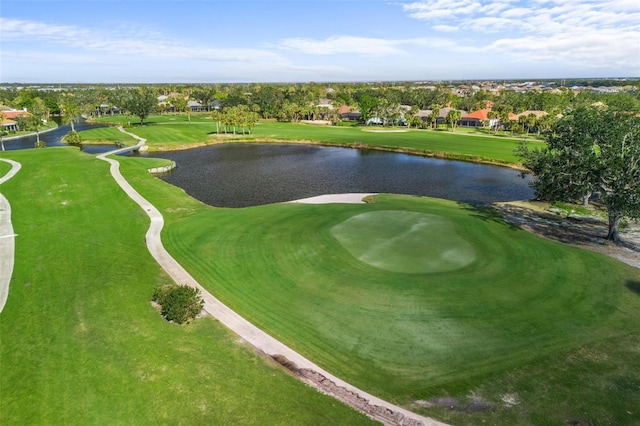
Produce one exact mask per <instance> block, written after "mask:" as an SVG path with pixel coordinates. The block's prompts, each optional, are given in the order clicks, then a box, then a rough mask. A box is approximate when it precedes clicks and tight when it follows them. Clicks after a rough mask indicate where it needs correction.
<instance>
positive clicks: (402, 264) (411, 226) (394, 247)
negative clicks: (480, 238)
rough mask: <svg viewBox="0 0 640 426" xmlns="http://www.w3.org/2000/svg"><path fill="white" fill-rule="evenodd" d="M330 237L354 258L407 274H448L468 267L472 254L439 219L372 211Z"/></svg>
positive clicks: (450, 224)
mask: <svg viewBox="0 0 640 426" xmlns="http://www.w3.org/2000/svg"><path fill="white" fill-rule="evenodd" d="M331 234H332V235H333V236H334V237H335V238H336V239H337V240H338V241H339V242H340V243H341V244H342V246H343V247H344V248H345V249H346V250H347V251H348V252H349V253H350V254H351V255H352V256H353V257H355V258H356V259H358V260H360V261H362V262H364V263H366V264H368V265H370V266H374V267H376V268H380V269H384V270H387V271H392V272H402V273H410V274H422V273H434V272H450V271H455V270H457V269H460V268H463V267H465V266H467V265H469V264H471V263H472V262H473V261H474V260H475V259H476V252H475V249H474V248H473V246H471V244H469V243H468V242H467V241H466V240H465V239H464V238H463V237H462V236H461V235H459V234H458V233H457V232H456V230H455V226H454V224H453V222H451V221H450V220H449V219H447V218H446V217H443V216H438V215H432V214H426V213H418V212H407V211H395V210H385V211H375V212H367V213H362V214H359V215H356V216H352V217H350V218H349V219H347V220H345V221H344V222H342V223H339V224H338V225H336V226H334V227H333V228H332V229H331Z"/></svg>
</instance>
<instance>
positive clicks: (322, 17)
mask: <svg viewBox="0 0 640 426" xmlns="http://www.w3.org/2000/svg"><path fill="white" fill-rule="evenodd" d="M638 76H640V1H638V0H611V1H588V0H582V1H577V0H526V1H524V0H522V1H521V0H496V1H483V0H424V1H381V0H373V1H372V0H325V1H315V0H295V1H277V0H253V1H251V0H234V1H230V0H195V1H189V0H182V1H181V0H172V1H169V0H108V1H106V0H83V1H71V0H68V1H65V0H2V2H1V3H0V82H2V83H10V82H42V83H56V82H59V83H71V82H78V83H117V82H131V83H160V82H175V83H181V82H194V83H216V82H303V81H317V82H327V81H382V80H458V79H541V78H561V77H565V78H571V77H638Z"/></svg>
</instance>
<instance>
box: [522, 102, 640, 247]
mask: <svg viewBox="0 0 640 426" xmlns="http://www.w3.org/2000/svg"><path fill="white" fill-rule="evenodd" d="M639 111H640V110H631V111H630V110H626V109H618V108H614V107H604V106H600V107H598V106H590V107H580V108H577V109H575V110H573V111H571V112H570V113H569V114H567V115H565V116H564V117H562V118H561V119H560V120H558V121H557V122H556V123H555V124H554V125H553V127H552V128H551V130H550V131H549V133H548V135H547V145H546V146H545V147H543V148H538V149H529V147H528V146H527V144H526V143H523V144H522V145H521V146H520V148H519V149H518V151H517V153H518V155H519V156H520V157H521V158H522V159H523V164H524V166H525V167H526V168H527V169H528V170H529V171H530V172H531V173H532V174H533V175H534V179H533V182H532V186H533V188H534V190H535V192H536V194H537V196H538V197H539V198H541V199H545V200H550V201H575V200H582V202H583V204H585V205H586V204H587V203H588V202H589V200H590V199H591V198H592V197H594V196H597V199H598V202H600V203H602V204H603V205H604V206H605V207H606V209H607V214H608V217H609V231H608V235H607V239H610V240H612V241H618V240H619V227H620V222H621V220H622V218H623V217H630V218H640V112H639Z"/></svg>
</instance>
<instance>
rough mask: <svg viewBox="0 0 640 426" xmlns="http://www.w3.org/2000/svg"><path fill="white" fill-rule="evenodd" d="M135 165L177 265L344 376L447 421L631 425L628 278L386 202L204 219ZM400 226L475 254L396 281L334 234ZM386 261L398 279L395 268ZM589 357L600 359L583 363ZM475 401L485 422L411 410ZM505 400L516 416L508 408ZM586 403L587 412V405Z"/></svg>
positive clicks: (503, 233) (387, 198) (633, 314)
mask: <svg viewBox="0 0 640 426" xmlns="http://www.w3.org/2000/svg"><path fill="white" fill-rule="evenodd" d="M142 161H144V160H143V159H124V160H123V163H124V170H125V173H126V175H127V176H128V177H129V178H130V179H131V181H132V182H134V185H135V186H136V187H138V188H140V189H141V190H142V192H143V193H144V195H145V196H147V197H148V198H149V199H150V200H152V201H153V202H154V203H156V205H158V207H160V208H161V210H162V211H163V214H164V215H165V218H166V220H167V227H166V228H165V231H164V234H163V240H164V242H165V245H167V247H168V248H169V250H170V251H171V252H172V253H173V254H174V255H175V256H176V257H177V259H178V260H179V261H180V262H181V263H182V264H183V265H185V266H186V267H187V269H188V270H190V272H191V273H192V274H193V275H194V276H195V277H196V278H197V279H198V280H200V282H201V283H202V284H203V285H205V286H206V287H207V288H208V289H210V291H211V292H212V293H213V294H215V295H216V296H218V297H219V298H221V299H222V300H223V301H224V302H226V303H228V304H229V305H230V306H232V307H233V308H234V309H236V310H237V311H238V312H240V313H241V314H242V315H244V316H246V317H247V318H249V319H250V320H251V321H253V322H254V323H255V324H256V325H258V326H259V327H262V328H264V329H265V330H267V331H268V332H269V333H270V334H272V335H274V336H276V337H277V338H279V339H282V340H283V341H285V342H286V343H288V344H290V345H291V346H293V347H294V348H296V349H298V350H299V351H301V352H302V353H304V354H306V355H307V356H308V357H309V358H311V359H313V360H314V361H316V362H318V363H319V364H320V365H322V366H324V367H325V368H327V369H328V370H329V371H331V372H333V373H334V374H336V375H338V376H339V377H342V378H344V379H346V380H347V381H350V382H352V383H354V384H356V385H359V386H361V387H363V388H365V389H367V390H369V391H370V392H372V393H374V394H376V395H379V396H382V397H385V398H388V399H390V400H393V401H395V402H398V403H401V404H405V405H406V406H407V407H410V408H412V409H415V410H418V411H421V412H423V413H425V414H427V415H432V416H435V417H436V418H442V419H448V420H450V421H452V422H453V423H455V424H465V423H478V424H482V422H483V421H489V422H493V423H495V424H540V423H544V424H564V422H565V420H567V419H575V420H579V421H585V422H586V421H592V422H595V423H599V422H606V421H609V420H612V419H613V420H614V423H617V424H633V423H632V421H631V419H632V417H630V416H629V414H627V411H630V412H634V413H635V412H636V411H634V410H636V406H635V403H636V402H635V400H634V397H633V393H630V392H632V390H633V389H636V388H635V386H637V384H639V383H640V373H639V372H637V371H636V370H635V369H632V368H629V365H638V363H640V337H639V335H638V333H637V330H638V326H640V297H639V296H638V291H634V290H633V289H635V288H636V287H640V284H638V283H640V273H639V272H638V271H637V270H635V269H633V268H630V267H627V266H625V265H623V264H621V263H619V262H617V261H614V260H612V259H609V258H606V257H603V256H601V255H598V254H595V253H591V252H587V251H583V250H580V249H575V248H571V247H567V246H563V245H560V244H556V243H553V242H550V241H547V240H544V239H540V238H537V237H535V236H532V235H530V234H529V233H527V232H525V231H522V230H519V229H516V228H513V227H511V226H509V225H507V224H505V223H504V222H503V221H502V220H500V219H499V218H498V217H496V216H494V215H493V214H492V213H491V212H490V211H486V210H479V209H476V208H471V207H468V206H459V205H456V204H455V203H452V202H448V201H443V200H434V199H427V198H417V197H407V196H391V195H384V196H378V197H376V198H375V202H374V203H371V204H367V205H339V204H336V205H324V206H317V205H316V206H314V205H299V204H293V205H292V204H278V205H270V206H261V207H254V208H246V209H216V208H210V207H207V206H203V205H201V204H200V203H198V202H196V201H194V200H191V199H188V198H186V197H184V195H183V193H182V191H181V190H179V189H177V188H174V187H171V186H167V185H165V184H164V183H162V182H159V181H154V180H153V179H152V178H150V177H148V176H146V174H145V173H144V172H142V171H140V170H139V166H140V162H142ZM394 214H395V215H397V216H398V217H399V221H400V222H402V221H405V222H406V221H407V220H408V219H407V217H414V218H415V221H416V222H415V223H414V224H418V225H419V222H420V218H423V217H437V218H445V219H446V221H447V222H448V225H447V226H450V227H451V229H452V231H451V234H450V235H451V237H452V238H453V239H454V240H457V239H461V240H462V242H461V241H458V242H457V243H455V244H454V246H456V247H461V246H462V247H466V246H467V245H468V246H470V247H472V248H473V254H474V260H473V261H472V262H471V263H468V264H466V265H462V266H461V267H458V268H457V269H456V268H454V270H449V271H438V270H434V271H431V272H426V273H424V272H423V271H410V270H405V271H404V272H398V271H397V270H394V268H390V267H388V265H383V267H380V266H376V265H375V262H369V261H363V260H359V259H358V258H357V257H356V255H357V253H358V252H357V250H356V251H355V253H356V255H354V254H353V253H352V252H351V251H350V250H349V247H347V246H348V244H345V242H344V238H343V237H340V238H336V232H337V233H338V234H342V235H343V236H344V235H345V232H346V231H345V230H344V229H341V227H343V226H345V225H348V224H349V223H350V221H353V220H358V219H357V218H362V217H363V215H364V217H365V218H368V217H369V216H368V215H372V216H371V217H373V218H374V219H373V221H372V222H371V221H370V224H371V223H373V224H375V223H377V224H378V226H377V228H376V227H375V226H373V227H371V226H362V227H361V228H360V231H361V232H363V233H366V235H365V234H363V235H362V238H363V240H366V241H369V242H371V241H376V238H378V237H379V236H380V235H383V234H385V233H386V232H387V229H382V228H383V227H385V226H386V227H387V228H393V227H394V226H395V227H397V229H398V234H399V235H398V236H399V237H402V238H404V236H403V235H402V232H403V231H402V230H403V229H404V230H406V229H407V226H408V224H407V223H401V224H400V225H397V224H396V223H395V222H396V221H395V219H394ZM378 215H382V219H383V220H382V222H383V223H382V224H380V222H377V220H378V219H380V218H378V217H377V216H378ZM354 218H356V219H354ZM367 220H370V217H369V218H368V219H367ZM408 222H410V220H408ZM336 230H338V231H336ZM348 238H353V239H355V238H357V236H356V235H355V234H353V235H348V236H347V239H348ZM385 238H387V239H393V236H388V235H386V234H385ZM402 238H400V239H402ZM435 238H437V240H430V239H429V236H428V235H425V236H424V238H423V239H422V240H420V239H405V241H404V244H406V247H403V248H402V250H404V251H405V252H406V253H411V252H416V251H418V252H419V251H424V252H428V251H429V250H432V251H433V250H434V246H433V244H434V243H437V241H444V237H443V236H442V235H438V236H436V237H435ZM394 243H395V242H394ZM376 244H378V243H376ZM437 244H439V243H437ZM398 247H399V246H396V250H397V249H398ZM435 249H437V247H435ZM465 250H466V248H465ZM432 253H433V252H431V254H430V255H431V256H432V255H433V254H432ZM467 254H468V252H467ZM413 256H415V257H419V255H417V254H415V253H414V254H413ZM382 258H384V256H382ZM386 261H388V262H396V263H397V264H398V265H400V268H402V267H404V266H403V265H402V262H403V260H402V259H399V260H394V259H386ZM634 283H635V284H634ZM589 353H596V354H597V355H594V356H595V357H596V358H598V360H599V363H595V364H594V363H592V362H591V361H590V360H588V359H585V355H584V354H589ZM608 358H612V362H611V363H607V362H606V361H605V360H606V359H608ZM614 358H615V359H614ZM603 365H607V368H603ZM592 367H593V368H592ZM583 377H587V378H591V379H593V380H594V383H596V385H595V386H594V387H593V388H591V387H590V386H589V385H587V384H585V383H582V382H581V380H582V378H583ZM596 379H597V380H596ZM620 380H622V382H620V384H619V385H616V386H613V385H611V384H612V383H617V382H619V381H620ZM603 388H606V389H607V392H609V394H608V395H607V397H606V398H604V397H602V396H601V395H600V392H602V389H603ZM471 394H475V395H476V396H479V397H482V398H485V399H486V400H487V401H489V402H490V403H491V404H492V405H493V407H494V411H490V412H487V413H481V414H474V415H469V414H465V413H456V412H451V411H449V410H446V409H441V408H424V407H422V408H421V407H420V406H419V404H418V403H417V402H416V401H419V400H428V399H430V398H432V397H437V396H446V395H451V396H455V397H457V398H461V399H462V400H466V398H467V397H468V396H469V395H471ZM506 394H508V395H511V394H513V395H515V396H516V399H517V404H516V405H514V406H513V407H506V406H505V403H504V402H503V400H502V398H504V397H505V396H504V395H506ZM596 400H601V401H602V406H598V409H597V410H595V409H594V410H592V411H590V410H587V409H586V408H585V407H587V408H588V407H589V405H590V404H594V403H595V401H596ZM566 401H569V402H566ZM585 413H586V414H585Z"/></svg>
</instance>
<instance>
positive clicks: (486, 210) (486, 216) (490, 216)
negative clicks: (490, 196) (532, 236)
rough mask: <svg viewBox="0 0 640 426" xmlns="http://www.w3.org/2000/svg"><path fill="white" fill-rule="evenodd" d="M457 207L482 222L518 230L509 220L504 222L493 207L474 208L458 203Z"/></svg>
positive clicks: (503, 218)
mask: <svg viewBox="0 0 640 426" xmlns="http://www.w3.org/2000/svg"><path fill="white" fill-rule="evenodd" d="M458 206H459V207H460V208H461V209H463V210H465V211H467V212H470V213H471V216H472V217H474V218H476V219H480V220H482V221H483V222H494V223H500V224H502V225H507V226H508V227H509V229H514V230H515V229H518V228H520V227H519V226H518V225H517V224H516V223H513V222H511V221H509V220H505V217H504V216H503V214H502V213H501V212H500V211H499V210H497V209H496V208H494V207H491V206H475V205H470V204H465V203H458Z"/></svg>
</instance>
